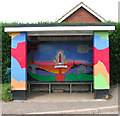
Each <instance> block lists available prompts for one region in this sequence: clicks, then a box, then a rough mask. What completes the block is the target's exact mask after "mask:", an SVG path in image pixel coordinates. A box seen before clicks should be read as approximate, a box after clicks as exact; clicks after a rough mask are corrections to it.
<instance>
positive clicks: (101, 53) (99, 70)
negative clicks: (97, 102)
mask: <svg viewBox="0 0 120 116" xmlns="http://www.w3.org/2000/svg"><path fill="white" fill-rule="evenodd" d="M93 70H94V71H93V75H94V98H95V99H100V98H105V97H106V96H107V95H108V94H109V89H110V80H109V77H110V73H109V33H108V32H107V31H95V32H94V39H93Z"/></svg>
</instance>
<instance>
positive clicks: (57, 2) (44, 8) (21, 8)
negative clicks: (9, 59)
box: [0, 0, 120, 23]
mask: <svg viewBox="0 0 120 116" xmlns="http://www.w3.org/2000/svg"><path fill="white" fill-rule="evenodd" d="M119 1H120V0H0V3H1V6H0V22H24V23H26V22H29V23H37V22H41V21H42V22H55V21H57V20H58V19H59V18H61V17H62V16H63V15H64V14H65V13H67V12H68V11H69V10H71V9H72V8H73V7H75V6H76V5H77V4H79V3H80V2H84V3H85V4H86V5H87V6H89V7H90V8H91V9H93V10H94V11H95V12H97V13H98V14H99V15H101V16H102V17H103V18H105V19H106V20H111V21H118V2H119Z"/></svg>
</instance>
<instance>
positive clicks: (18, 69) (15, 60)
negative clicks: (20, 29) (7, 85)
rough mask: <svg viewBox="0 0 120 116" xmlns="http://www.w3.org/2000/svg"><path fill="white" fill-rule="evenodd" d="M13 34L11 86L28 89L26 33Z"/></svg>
mask: <svg viewBox="0 0 120 116" xmlns="http://www.w3.org/2000/svg"><path fill="white" fill-rule="evenodd" d="M10 36H11V88H12V90H27V41H26V33H10Z"/></svg>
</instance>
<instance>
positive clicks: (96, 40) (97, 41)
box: [94, 35, 109, 50]
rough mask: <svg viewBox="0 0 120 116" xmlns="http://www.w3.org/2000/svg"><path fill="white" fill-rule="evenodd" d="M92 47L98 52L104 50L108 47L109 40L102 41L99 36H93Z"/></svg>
mask: <svg viewBox="0 0 120 116" xmlns="http://www.w3.org/2000/svg"><path fill="white" fill-rule="evenodd" d="M94 47H96V48H97V49H98V50H102V49H105V48H107V47H109V40H108V39H103V38H101V36H99V35H94Z"/></svg>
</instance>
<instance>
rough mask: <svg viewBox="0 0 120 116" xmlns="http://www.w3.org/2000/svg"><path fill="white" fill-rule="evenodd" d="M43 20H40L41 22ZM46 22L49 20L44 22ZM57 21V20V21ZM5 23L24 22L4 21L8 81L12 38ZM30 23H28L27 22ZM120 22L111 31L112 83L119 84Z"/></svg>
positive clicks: (3, 43)
mask: <svg viewBox="0 0 120 116" xmlns="http://www.w3.org/2000/svg"><path fill="white" fill-rule="evenodd" d="M40 23H42V22H38V23H37V24H40ZM43 23H44V24H45V23H47V22H43ZM55 23H56V22H55ZM107 23H111V22H107ZM4 24H8V25H9V24H23V23H2V80H3V81H2V82H3V83H7V82H8V79H7V76H6V74H5V72H6V69H7V68H8V67H11V39H10V37H9V35H8V34H7V33H5V32H4ZM27 24H28V23H27ZM119 50H120V23H116V30H114V31H113V32H112V33H110V83H111V85H117V84H118V83H120V51H119Z"/></svg>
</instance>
